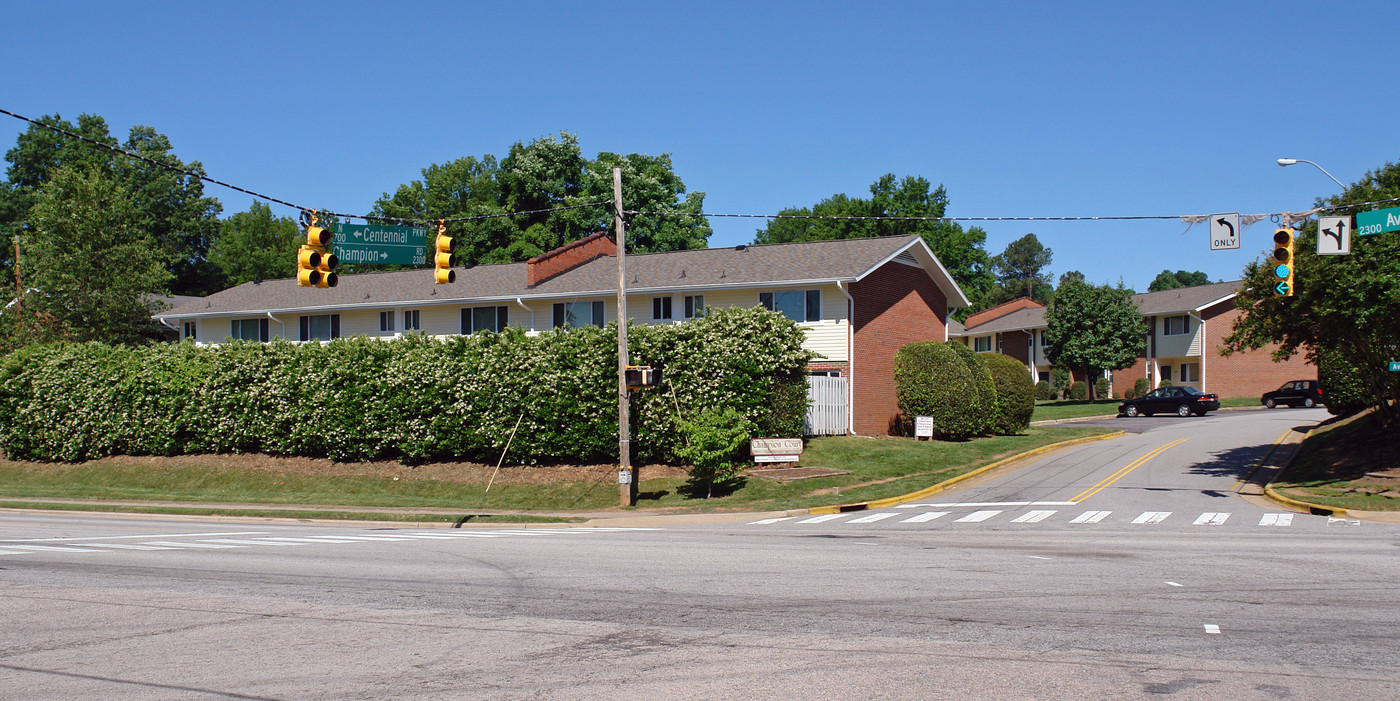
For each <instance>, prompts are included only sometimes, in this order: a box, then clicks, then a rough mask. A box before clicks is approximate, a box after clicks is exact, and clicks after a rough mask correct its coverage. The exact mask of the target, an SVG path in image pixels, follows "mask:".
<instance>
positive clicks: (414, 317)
mask: <svg viewBox="0 0 1400 701" xmlns="http://www.w3.org/2000/svg"><path fill="white" fill-rule="evenodd" d="M418 311H419V310H417V309H405V310H403V330H404V331H421V330H423V315H421V314H419V313H418Z"/></svg>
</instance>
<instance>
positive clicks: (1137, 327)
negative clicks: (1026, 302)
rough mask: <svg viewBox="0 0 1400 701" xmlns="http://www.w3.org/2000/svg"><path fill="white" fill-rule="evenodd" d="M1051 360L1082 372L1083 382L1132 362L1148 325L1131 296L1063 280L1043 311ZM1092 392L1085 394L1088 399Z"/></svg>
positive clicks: (1070, 280) (1048, 352) (1141, 347)
mask: <svg viewBox="0 0 1400 701" xmlns="http://www.w3.org/2000/svg"><path fill="white" fill-rule="evenodd" d="M1045 324H1046V327H1047V328H1046V331H1045V335H1046V337H1047V338H1048V339H1049V341H1050V346H1049V348H1047V349H1046V353H1045V355H1046V357H1047V358H1049V359H1050V362H1052V363H1055V364H1057V365H1063V366H1065V367H1072V368H1075V369H1077V370H1082V371H1083V373H1084V378H1085V380H1086V381H1088V382H1090V383H1092V382H1093V378H1094V377H1096V376H1097V375H1099V374H1100V373H1101V372H1102V371H1104V370H1121V369H1123V368H1126V367H1128V366H1130V365H1132V364H1133V362H1134V361H1135V360H1136V359H1137V355H1138V353H1139V352H1141V351H1142V349H1143V338H1144V334H1146V333H1147V325H1146V324H1145V323H1144V322H1143V319H1142V313H1141V312H1139V311H1138V308H1137V305H1135V304H1133V300H1132V297H1131V295H1129V293H1128V291H1127V290H1125V289H1123V287H1122V285H1119V286H1118V287H1109V286H1108V285H1089V284H1086V283H1084V282H1082V281H1079V280H1075V279H1069V280H1066V281H1065V283H1064V284H1063V285H1061V286H1060V289H1058V290H1056V291H1055V298H1054V299H1053V300H1051V301H1050V304H1049V306H1047V307H1046V309H1045ZM1093 400H1094V392H1093V391H1092V390H1090V392H1089V401H1090V402H1093Z"/></svg>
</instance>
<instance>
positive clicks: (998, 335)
mask: <svg viewBox="0 0 1400 701" xmlns="http://www.w3.org/2000/svg"><path fill="white" fill-rule="evenodd" d="M997 352H998V353H1001V352H1003V351H1002V349H1001V334H997Z"/></svg>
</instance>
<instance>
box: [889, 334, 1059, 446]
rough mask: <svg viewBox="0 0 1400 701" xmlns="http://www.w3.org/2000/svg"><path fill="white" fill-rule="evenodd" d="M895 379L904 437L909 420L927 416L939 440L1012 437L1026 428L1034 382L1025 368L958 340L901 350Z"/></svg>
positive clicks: (923, 344) (1032, 402) (1030, 410)
mask: <svg viewBox="0 0 1400 701" xmlns="http://www.w3.org/2000/svg"><path fill="white" fill-rule="evenodd" d="M894 377H895V384H896V390H895V391H896V397H897V399H898V402H899V409H900V412H901V414H902V417H903V419H902V421H901V429H902V431H903V432H905V433H908V432H909V424H910V423H911V422H912V421H913V419H912V417H915V416H929V417H932V418H933V430H934V435H935V436H936V437H939V438H945V439H951V440H963V439H967V438H971V437H973V436H979V435H987V434H993V433H995V434H1001V435H1012V434H1016V433H1020V432H1021V431H1023V430H1025V429H1026V427H1027V426H1028V425H1030V417H1031V412H1032V411H1033V410H1034V409H1035V384H1034V383H1033V382H1032V381H1031V377H1030V373H1029V372H1028V371H1027V370H1026V368H1025V366H1023V365H1021V364H1020V363H1018V362H1016V361H1015V360H1014V359H1011V358H1007V357H1006V356H1002V355H999V354H985V353H974V352H972V350H970V349H969V348H968V347H967V346H965V345H963V344H961V343H957V342H956V341H949V342H946V343H937V342H934V341H924V342H921V343H911V344H909V345H906V346H904V347H903V348H900V349H899V352H897V353H896V354H895V359H894Z"/></svg>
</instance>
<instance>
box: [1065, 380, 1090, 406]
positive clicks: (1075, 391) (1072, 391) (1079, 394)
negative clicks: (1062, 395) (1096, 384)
mask: <svg viewBox="0 0 1400 701" xmlns="http://www.w3.org/2000/svg"><path fill="white" fill-rule="evenodd" d="M1066 394H1067V395H1068V396H1069V398H1070V399H1073V400H1075V401H1081V402H1082V401H1084V400H1085V399H1088V398H1089V386H1088V385H1086V384H1084V383H1083V382H1076V383H1074V384H1072V385H1070V386H1069V391H1068V392H1067V393H1066Z"/></svg>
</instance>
